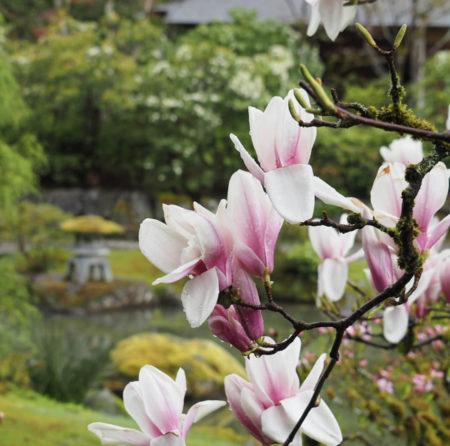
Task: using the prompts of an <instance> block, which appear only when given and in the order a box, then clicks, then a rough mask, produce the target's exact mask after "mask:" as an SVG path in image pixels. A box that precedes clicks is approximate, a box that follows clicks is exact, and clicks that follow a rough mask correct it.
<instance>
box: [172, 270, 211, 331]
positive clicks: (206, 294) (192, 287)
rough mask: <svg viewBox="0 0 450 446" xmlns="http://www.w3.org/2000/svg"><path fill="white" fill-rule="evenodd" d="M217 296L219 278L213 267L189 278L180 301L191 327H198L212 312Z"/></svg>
mask: <svg viewBox="0 0 450 446" xmlns="http://www.w3.org/2000/svg"><path fill="white" fill-rule="evenodd" d="M218 297H219V279H218V277H217V272H216V270H215V268H213V269H210V270H208V271H206V272H204V273H203V274H200V275H199V276H197V277H194V278H193V279H191V280H189V281H188V282H187V283H186V285H185V286H184V288H183V292H182V294H181V302H182V304H183V309H184V311H185V313H186V317H187V320H188V322H189V324H190V325H191V327H194V328H195V327H200V325H202V324H203V322H205V320H206V319H207V318H208V316H209V315H210V314H211V313H212V311H213V309H214V305H215V304H216V303H217V298H218Z"/></svg>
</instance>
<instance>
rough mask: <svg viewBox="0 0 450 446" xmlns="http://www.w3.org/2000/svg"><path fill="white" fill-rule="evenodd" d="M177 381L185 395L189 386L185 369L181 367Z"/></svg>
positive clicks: (182, 393) (181, 392)
mask: <svg viewBox="0 0 450 446" xmlns="http://www.w3.org/2000/svg"><path fill="white" fill-rule="evenodd" d="M175 382H176V383H177V386H178V388H179V389H180V394H181V395H183V398H184V395H185V394H186V390H187V386H186V373H184V370H183V369H182V368H181V367H180V368H179V369H178V372H177V376H176V378H175Z"/></svg>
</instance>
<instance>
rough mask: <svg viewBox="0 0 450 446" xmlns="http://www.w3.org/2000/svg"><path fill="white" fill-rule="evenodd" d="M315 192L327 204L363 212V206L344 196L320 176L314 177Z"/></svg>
mask: <svg viewBox="0 0 450 446" xmlns="http://www.w3.org/2000/svg"><path fill="white" fill-rule="evenodd" d="M314 194H315V196H316V197H317V198H318V199H319V200H321V201H323V202H324V203H325V204H329V205H331V206H338V207H340V208H343V209H347V210H349V211H352V212H356V213H361V208H360V207H359V206H357V204H356V202H355V201H353V200H352V199H351V198H347V197H344V196H343V195H342V194H340V193H339V192H338V191H337V190H336V189H335V188H334V187H331V186H330V185H329V184H328V183H326V182H325V181H323V180H322V179H320V178H319V177H314Z"/></svg>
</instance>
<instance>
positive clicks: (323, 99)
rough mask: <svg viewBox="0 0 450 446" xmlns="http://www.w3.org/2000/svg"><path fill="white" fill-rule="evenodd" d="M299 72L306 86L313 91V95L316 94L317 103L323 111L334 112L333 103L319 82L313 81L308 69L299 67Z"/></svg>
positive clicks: (302, 66) (303, 66)
mask: <svg viewBox="0 0 450 446" xmlns="http://www.w3.org/2000/svg"><path fill="white" fill-rule="evenodd" d="M300 70H301V72H302V74H303V77H304V78H305V79H306V81H307V82H308V84H309V85H310V86H311V88H312V89H313V90H314V93H316V96H317V98H316V99H317V102H318V103H319V104H320V105H321V106H322V107H323V108H324V109H326V110H329V111H331V112H335V111H336V106H335V105H334V103H333V101H332V100H331V99H330V98H329V97H328V95H327V94H326V93H325V90H324V89H323V87H322V85H321V84H320V83H319V82H317V80H316V79H314V77H313V75H312V74H311V73H310V72H309V70H308V68H306V66H305V65H300Z"/></svg>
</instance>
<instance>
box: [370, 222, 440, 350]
mask: <svg viewBox="0 0 450 446" xmlns="http://www.w3.org/2000/svg"><path fill="white" fill-rule="evenodd" d="M362 234H363V237H362V238H363V249H364V253H365V257H366V260H367V263H368V266H369V272H368V276H369V279H370V282H371V283H372V286H373V287H374V288H375V289H376V290H377V291H378V292H382V291H384V290H385V289H386V288H388V287H389V286H391V285H393V284H394V283H395V282H396V281H397V280H399V279H400V277H401V276H402V275H403V271H402V270H401V269H400V268H399V267H398V265H397V256H396V254H395V250H394V249H393V247H392V244H391V242H390V241H388V236H386V235H385V234H383V233H381V232H380V231H378V230H377V229H375V228H372V227H365V228H363V230H362ZM439 263H440V257H439V254H436V253H431V254H430V257H429V258H428V259H427V261H426V262H425V264H424V268H423V273H422V275H421V277H420V280H419V282H418V284H417V288H416V289H415V290H414V292H412V293H411V295H410V296H409V297H408V302H407V303H405V304H401V305H394V306H390V307H387V308H386V309H385V310H384V312H383V335H384V337H385V339H386V340H387V341H389V342H390V343H392V344H397V343H399V342H400V341H401V340H402V339H403V338H404V337H405V335H406V333H407V332H408V324H409V312H410V311H411V309H412V308H413V304H414V303H415V302H417V301H418V300H427V299H429V298H433V299H434V298H435V297H436V282H437V277H436V276H437V274H438V273H437V271H438V270H436V266H437V265H438V264H439ZM413 284H414V279H412V280H411V281H410V282H409V283H408V284H407V285H406V287H405V289H406V291H409V290H411V288H412V286H413ZM419 312H420V305H419Z"/></svg>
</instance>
